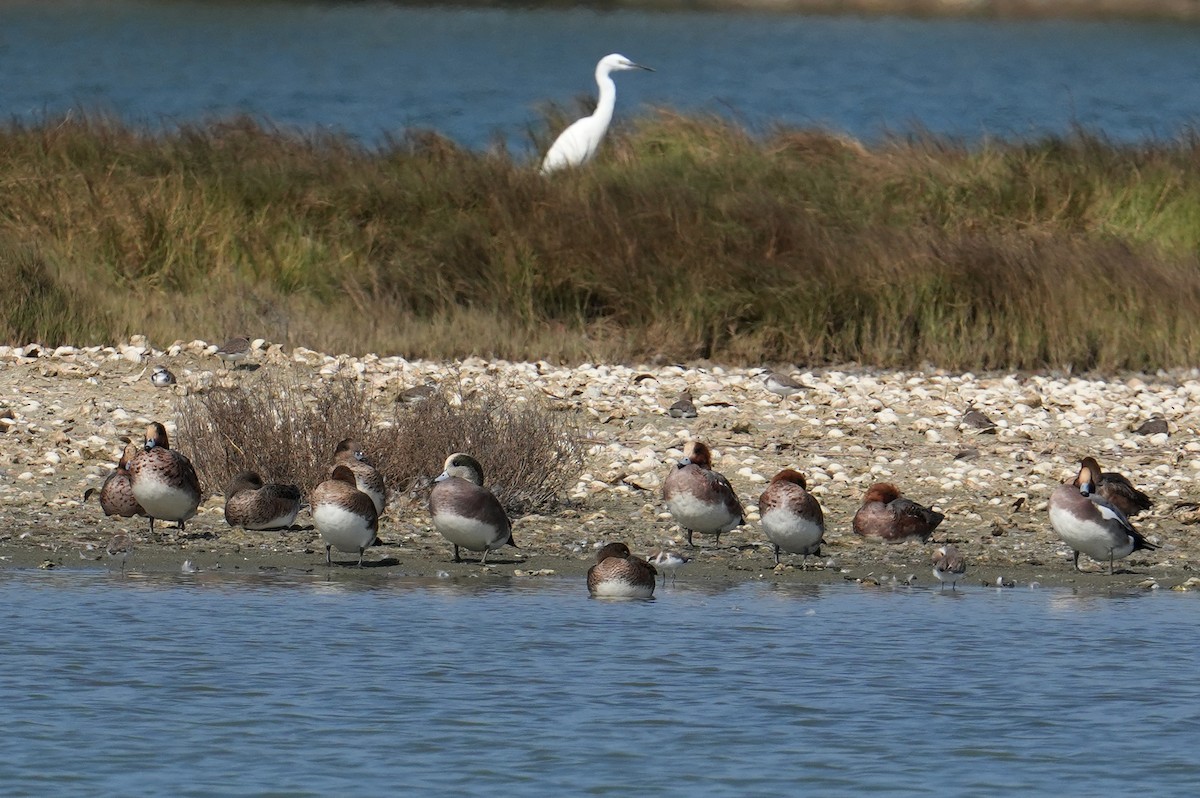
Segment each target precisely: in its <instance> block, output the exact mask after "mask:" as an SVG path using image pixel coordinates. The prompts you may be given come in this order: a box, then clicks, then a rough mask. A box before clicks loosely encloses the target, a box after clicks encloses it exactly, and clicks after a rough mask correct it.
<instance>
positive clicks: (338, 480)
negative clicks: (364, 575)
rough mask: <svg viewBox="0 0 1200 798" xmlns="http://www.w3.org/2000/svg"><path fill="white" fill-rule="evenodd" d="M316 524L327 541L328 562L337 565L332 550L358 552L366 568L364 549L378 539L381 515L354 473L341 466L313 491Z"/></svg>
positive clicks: (312, 501) (359, 560)
mask: <svg viewBox="0 0 1200 798" xmlns="http://www.w3.org/2000/svg"><path fill="white" fill-rule="evenodd" d="M311 504H312V517H313V524H314V525H315V526H316V527H317V531H318V532H320V533H321V540H322V541H324V543H325V564H326V565H333V554H332V550H333V549H335V548H336V549H337V550H338V551H344V552H346V553H347V554H353V553H355V552H358V567H359V568H362V561H363V552H365V551H366V550H367V547H368V546H370V545H371V544H372V543H374V542H375V538H376V536H377V534H378V532H379V514H378V513H377V512H375V502H373V501H371V497H370V496H368V495H367V494H365V493H363V492H362V491H361V490H359V489H358V488H357V487H356V486H355V483H354V472H353V471H351V470H350V469H349V468H347V467H346V466H337V467H335V468H334V469H333V475H332V476H331V477H330V478H329V479H327V480H325V481H324V482H322V483H321V484H320V485H317V488H316V490H314V491H313V492H312V500H311Z"/></svg>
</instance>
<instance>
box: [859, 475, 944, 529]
mask: <svg viewBox="0 0 1200 798" xmlns="http://www.w3.org/2000/svg"><path fill="white" fill-rule="evenodd" d="M944 518H945V516H944V515H942V514H941V513H939V512H936V511H934V510H931V509H929V508H928V507H923V506H922V505H920V504H917V503H916V502H914V501H910V500H909V499H906V498H904V497H903V494H901V493H900V489H899V488H897V487H896V486H895V485H892V484H891V483H888V482H876V483H875V484H874V485H872V486H871V487H869V488H867V493H866V495H865V496H863V503H862V506H861V507H859V508H858V512H856V513H855V514H854V521H853V523H852V526H853V528H854V534H856V535H862V536H863V537H876V538H882V539H883V540H886V541H889V542H892V543H898V542H900V541H904V540H909V539H910V538H919V539H920V540H921V541H925V540H927V539H928V538H929V536H930V535H932V534H933V530H935V529H937V525H938V524H940V523H942V519H944Z"/></svg>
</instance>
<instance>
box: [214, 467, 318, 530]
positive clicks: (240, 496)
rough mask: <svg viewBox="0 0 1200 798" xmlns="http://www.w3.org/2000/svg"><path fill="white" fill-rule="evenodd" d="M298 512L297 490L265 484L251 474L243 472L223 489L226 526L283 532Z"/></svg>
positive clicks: (298, 498)
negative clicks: (280, 530)
mask: <svg viewBox="0 0 1200 798" xmlns="http://www.w3.org/2000/svg"><path fill="white" fill-rule="evenodd" d="M298 512H300V489H299V488H298V487H296V486H295V485H281V484H279V483H277V482H268V483H264V482H263V480H262V477H260V476H259V475H258V474H256V473H254V472H253V471H243V472H242V473H240V474H237V475H236V476H234V478H233V479H232V480H230V482H229V485H228V486H227V487H226V488H225V522H226V523H228V524H229V525H230V526H240V527H241V528H242V529H256V530H257V529H286V528H287V527H289V526H291V525H292V523H293V522H294V521H295V520H296V513H298Z"/></svg>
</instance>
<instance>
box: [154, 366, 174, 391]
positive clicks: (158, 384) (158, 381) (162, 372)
mask: <svg viewBox="0 0 1200 798" xmlns="http://www.w3.org/2000/svg"><path fill="white" fill-rule="evenodd" d="M150 384H151V385H153V386H154V387H155V388H169V387H171V386H172V385H174V384H175V375H174V374H172V373H171V371H170V370H169V369H167V368H166V367H164V366H155V367H154V372H153V373H152V374H151V375H150Z"/></svg>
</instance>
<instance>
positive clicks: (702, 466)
mask: <svg viewBox="0 0 1200 798" xmlns="http://www.w3.org/2000/svg"><path fill="white" fill-rule="evenodd" d="M663 500H664V501H665V502H666V504H667V509H668V510H670V511H671V515H672V516H674V517H675V520H676V521H677V522H678V523H679V525H680V526H682V527H683V528H684V529H685V530H686V531H687V542H688V546H689V547H690V546H692V545H693V544H692V533H693V532H699V533H701V534H705V535H711V534H716V536H717V545H718V546H719V545H721V533H722V532H728V531H729V530H731V529H733V528H734V527H736V526H738V525H739V524H741V523H743V521H744V520H745V515H746V513H745V510H743V509H742V503H741V501H739V500H738V497H737V494H736V493H734V490H733V486H732V485H730V484H729V480H728V479H726V478H725V477H724V476H722V475H721V474H718V473H717V472H716V471H713V470H712V452H711V450H709V448H708V446H706V445H705V444H703V443H701V442H700V441H688V442H687V444H686V445H685V446H684V447H683V459H682V460H680V461H679V462H678V463H677V464H676V465H675V467H674V468H673V469H672V470H671V473H670V474H668V475H667V478H666V479H665V480H664V481H663Z"/></svg>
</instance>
